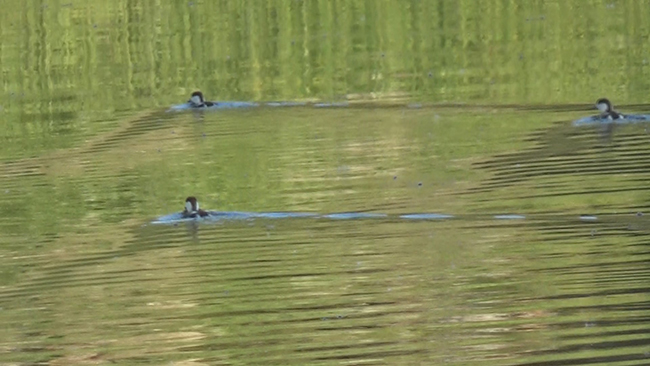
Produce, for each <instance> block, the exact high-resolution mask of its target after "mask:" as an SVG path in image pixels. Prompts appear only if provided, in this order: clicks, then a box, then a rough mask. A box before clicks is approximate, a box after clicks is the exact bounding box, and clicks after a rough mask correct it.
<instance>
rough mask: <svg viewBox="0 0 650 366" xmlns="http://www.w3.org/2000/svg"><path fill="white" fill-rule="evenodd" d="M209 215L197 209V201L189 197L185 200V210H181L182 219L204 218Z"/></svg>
mask: <svg viewBox="0 0 650 366" xmlns="http://www.w3.org/2000/svg"><path fill="white" fill-rule="evenodd" d="M209 215H210V214H209V213H208V212H207V211H204V210H201V209H200V208H199V201H197V200H196V197H193V196H190V197H187V198H186V199H185V210H183V218H196V217H206V216H209Z"/></svg>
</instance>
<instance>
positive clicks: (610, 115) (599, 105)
mask: <svg viewBox="0 0 650 366" xmlns="http://www.w3.org/2000/svg"><path fill="white" fill-rule="evenodd" d="M596 109H598V110H599V111H600V118H603V119H612V120H614V119H622V118H625V116H624V115H622V114H620V113H618V112H616V111H615V110H614V108H613V107H612V103H611V102H610V101H609V99H607V98H600V99H598V101H596Z"/></svg>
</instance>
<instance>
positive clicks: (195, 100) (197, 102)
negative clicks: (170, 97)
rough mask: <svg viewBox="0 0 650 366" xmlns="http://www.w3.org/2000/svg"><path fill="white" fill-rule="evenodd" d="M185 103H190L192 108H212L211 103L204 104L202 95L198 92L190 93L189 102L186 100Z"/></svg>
mask: <svg viewBox="0 0 650 366" xmlns="http://www.w3.org/2000/svg"><path fill="white" fill-rule="evenodd" d="M187 102H188V103H190V105H191V106H192V108H205V107H212V106H213V105H214V103H213V102H206V101H205V100H204V99H203V93H201V92H200V91H198V90H197V91H195V92H194V93H192V96H191V97H190V100H188V101H187Z"/></svg>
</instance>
